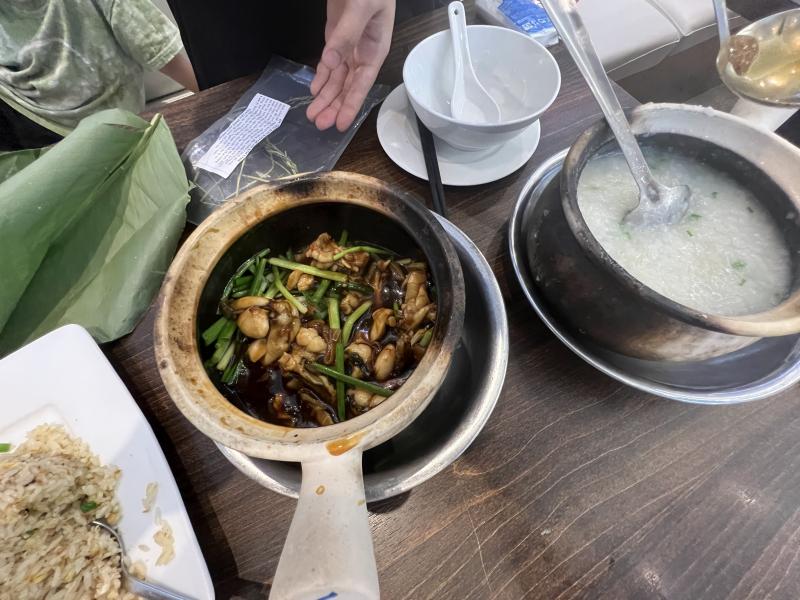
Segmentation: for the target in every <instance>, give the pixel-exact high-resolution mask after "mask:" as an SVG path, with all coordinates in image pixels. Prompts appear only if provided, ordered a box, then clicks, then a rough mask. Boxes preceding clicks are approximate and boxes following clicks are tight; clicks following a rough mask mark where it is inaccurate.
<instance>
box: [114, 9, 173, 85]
mask: <svg viewBox="0 0 800 600" xmlns="http://www.w3.org/2000/svg"><path fill="white" fill-rule="evenodd" d="M103 4H105V7H104V9H105V10H104V12H105V13H106V18H107V19H108V22H109V24H110V25H111V30H112V31H113V32H114V37H115V38H116V39H117V42H118V43H119V45H120V46H121V47H122V49H123V50H125V52H127V53H128V55H129V56H130V57H131V58H133V60H135V61H136V62H138V63H139V64H140V65H142V67H144V68H145V69H148V70H151V71H158V70H160V69H162V68H163V67H164V65H166V64H167V63H168V62H169V61H171V60H172V59H173V58H175V55H176V54H178V52H180V51H181V50H182V49H183V43H182V42H181V35H180V32H179V31H178V28H177V27H176V26H175V24H174V23H173V22H172V21H170V20H169V18H167V16H166V15H165V14H164V13H163V12H161V10H159V9H158V7H156V6H154V5H153V3H152V2H151V1H150V0H106V1H105V2H103Z"/></svg>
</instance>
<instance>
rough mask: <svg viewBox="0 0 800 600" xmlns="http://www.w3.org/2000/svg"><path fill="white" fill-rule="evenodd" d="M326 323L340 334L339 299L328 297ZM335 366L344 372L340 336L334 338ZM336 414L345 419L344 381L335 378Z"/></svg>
mask: <svg viewBox="0 0 800 600" xmlns="http://www.w3.org/2000/svg"><path fill="white" fill-rule="evenodd" d="M328 324H329V325H330V326H331V329H332V330H334V331H338V332H339V333H340V334H341V327H342V322H341V319H340V318H339V299H338V298H328ZM335 351H336V354H335V366H336V371H337V372H339V373H342V374H344V344H343V343H342V336H341V335H339V339H338V340H336V348H335ZM336 414H337V415H338V416H339V420H340V421H344V419H345V416H346V415H345V410H344V382H342V381H339V380H338V379H337V380H336Z"/></svg>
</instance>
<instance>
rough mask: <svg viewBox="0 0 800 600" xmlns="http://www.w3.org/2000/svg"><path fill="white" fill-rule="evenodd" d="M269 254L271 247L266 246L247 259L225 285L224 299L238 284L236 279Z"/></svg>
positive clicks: (251, 269)
mask: <svg viewBox="0 0 800 600" xmlns="http://www.w3.org/2000/svg"><path fill="white" fill-rule="evenodd" d="M267 254H269V248H264V249H263V250H262V251H261V252H257V253H256V254H254V255H253V256H251V257H250V258H248V259H247V260H246V261H244V262H243V263H242V264H241V265H239V268H238V269H236V272H235V273H234V274H233V276H231V278H230V279H229V280H228V283H227V284H226V285H225V289H224V290H223V291H222V299H223V300H225V299H226V298H227V297H228V296H230V294H231V290H232V289H233V287H234V285H236V280H237V279H239V278H240V277H242V276H243V275H244V274H245V272H247V271H251V272H252V271H253V267H254V265H255V263H256V261H258V260H259V259H261V258H264V257H265V256H266V255H267Z"/></svg>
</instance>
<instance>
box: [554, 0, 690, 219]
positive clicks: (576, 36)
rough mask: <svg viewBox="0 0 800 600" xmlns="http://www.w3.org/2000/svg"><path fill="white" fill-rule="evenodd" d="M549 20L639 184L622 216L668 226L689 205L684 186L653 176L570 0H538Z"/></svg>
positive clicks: (688, 193) (687, 188)
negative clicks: (629, 208) (632, 205)
mask: <svg viewBox="0 0 800 600" xmlns="http://www.w3.org/2000/svg"><path fill="white" fill-rule="evenodd" d="M542 4H543V5H544V8H545V10H547V13H548V14H549V15H550V20H551V21H552V22H553V25H555V27H556V29H557V30H558V33H559V34H560V35H561V39H562V41H563V42H564V45H565V46H566V47H567V50H569V53H570V54H571V55H572V58H573V60H574V61H575V64H577V65H578V69H579V70H580V72H581V74H582V75H583V77H584V78H585V79H586V82H587V83H588V84H589V88H590V89H591V90H592V93H593V94H594V97H595V99H596V100H597V103H598V104H599V105H600V108H601V109H602V111H603V114H604V115H605V117H606V121H608V124H609V126H610V127H611V131H612V132H613V133H614V137H616V139H617V143H619V147H620V149H621V150H622V154H623V156H624V157H625V160H626V162H627V163H628V167H629V168H630V170H631V173H632V174H633V178H634V180H635V181H636V185H637V186H638V187H639V204H638V205H637V206H636V208H634V209H633V210H632V211H630V212H629V213H628V214H627V215H625V219H624V220H625V222H626V223H630V224H632V225H648V226H649V225H662V224H664V225H672V224H675V223H677V222H678V221H680V220H681V218H682V217H683V215H684V213H685V212H686V210H687V209H688V207H689V197H690V196H691V190H690V189H689V187H688V186H685V185H679V186H676V187H668V186H665V185H662V184H661V183H659V182H658V181H656V179H655V178H654V177H653V174H652V173H651V172H650V168H649V167H648V166H647V162H646V161H645V159H644V155H643V154H642V150H641V148H639V144H638V143H637V142H636V138H635V137H634V135H633V133H632V132H631V129H630V124H629V123H628V120H627V119H626V118H625V113H624V112H623V110H622V106H620V103H619V99H618V98H617V96H616V94H615V93H614V88H613V87H611V82H610V81H609V79H608V75H606V71H605V69H604V68H603V64H602V63H601V62H600V59H599V58H598V56H597V52H596V51H595V49H594V46H593V45H592V41H591V39H590V38H589V34H588V32H587V31H586V28H585V27H584V24H583V20H582V19H581V17H580V15H579V14H578V11H577V9H576V8H575V5H574V2H573V1H572V0H542Z"/></svg>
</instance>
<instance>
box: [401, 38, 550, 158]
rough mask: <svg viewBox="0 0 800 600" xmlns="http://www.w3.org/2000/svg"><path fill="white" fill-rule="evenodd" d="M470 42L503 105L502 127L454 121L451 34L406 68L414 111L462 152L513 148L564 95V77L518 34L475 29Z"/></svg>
mask: <svg viewBox="0 0 800 600" xmlns="http://www.w3.org/2000/svg"><path fill="white" fill-rule="evenodd" d="M467 37H468V39H469V51H470V55H471V57H472V63H473V65H474V66H475V74H476V75H477V76H478V79H479V80H480V81H481V83H482V84H483V86H484V87H485V88H486V90H487V91H488V92H489V94H491V95H492V97H493V98H494V99H495V101H496V102H497V103H498V104H499V105H500V122H499V123H492V124H488V123H487V124H477V123H467V122H465V121H461V120H458V119H454V118H453V117H452V116H451V114H450V97H451V96H452V93H453V73H454V66H453V48H452V44H451V38H450V31H449V30H445V31H440V32H439V33H435V34H433V35H432V36H430V37H428V38H425V39H424V40H422V41H421V42H420V43H419V44H417V46H416V47H414V49H413V50H412V51H411V53H410V54H409V55H408V57H407V58H406V62H405V64H404V65H403V82H404V83H405V86H406V92H407V93H408V98H409V101H410V102H411V105H412V106H413V107H414V111H415V112H416V113H417V115H419V118H420V119H421V120H422V122H423V123H425V125H426V126H427V127H428V129H430V130H431V131H432V132H433V134H434V135H436V136H437V137H439V138H441V139H443V140H444V141H446V142H447V143H449V144H450V145H452V146H455V147H456V148H459V149H461V150H482V149H484V148H490V147H493V146H498V145H500V144H503V143H505V142H507V141H508V140H510V139H512V138H514V137H515V136H517V135H519V134H520V133H521V132H522V131H523V130H525V129H526V128H528V127H530V126H531V125H532V124H533V123H534V122H536V120H537V119H538V118H539V115H541V114H542V113H543V112H544V111H545V110H546V109H547V107H549V106H550V104H552V102H553V100H555V98H556V95H558V90H559V88H560V87H561V72H560V71H559V69H558V64H557V63H556V61H555V59H554V58H553V56H552V55H551V54H550V52H549V51H548V50H547V48H545V47H544V46H542V45H541V44H540V43H539V42H537V41H535V40H533V39H531V38H529V37H528V36H527V35H524V34H522V33H519V32H517V31H513V30H511V29H506V28H505V27H494V26H491V25H470V26H468V27H467Z"/></svg>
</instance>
